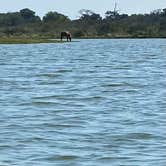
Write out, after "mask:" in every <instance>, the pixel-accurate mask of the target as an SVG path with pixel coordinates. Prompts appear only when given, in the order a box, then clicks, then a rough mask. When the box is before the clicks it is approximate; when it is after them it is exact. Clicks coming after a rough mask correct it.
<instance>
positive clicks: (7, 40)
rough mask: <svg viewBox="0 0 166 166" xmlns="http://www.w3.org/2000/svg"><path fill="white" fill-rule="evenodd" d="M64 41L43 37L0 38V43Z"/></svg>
mask: <svg viewBox="0 0 166 166" xmlns="http://www.w3.org/2000/svg"><path fill="white" fill-rule="evenodd" d="M64 42H65V41H60V40H58V39H57V40H56V39H55V40H52V39H44V38H34V39H33V38H0V44H35V43H36V44H37V43H64Z"/></svg>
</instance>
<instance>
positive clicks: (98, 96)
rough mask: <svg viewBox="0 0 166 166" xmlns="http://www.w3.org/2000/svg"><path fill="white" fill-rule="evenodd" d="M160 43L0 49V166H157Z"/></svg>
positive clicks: (165, 103) (163, 81)
mask: <svg viewBox="0 0 166 166" xmlns="http://www.w3.org/2000/svg"><path fill="white" fill-rule="evenodd" d="M165 87H166V40H165V39H145V40H144V39H136V40H135V39H129V40H128V39H125V40H120V39H117V40H80V42H72V43H65V44H34V45H33V44H32V45H0V165H1V166H38V165H40V166H55V165H57V166H58V165H59V166H61V165H62V166H101V165H102V166H120V165H123V166H144V165H145V166H153V165H156V164H157V165H158V166H165V165H166V88H165Z"/></svg>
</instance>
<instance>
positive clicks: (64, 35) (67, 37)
mask: <svg viewBox="0 0 166 166" xmlns="http://www.w3.org/2000/svg"><path fill="white" fill-rule="evenodd" d="M63 37H66V39H67V41H71V34H70V33H69V32H61V41H62V40H63Z"/></svg>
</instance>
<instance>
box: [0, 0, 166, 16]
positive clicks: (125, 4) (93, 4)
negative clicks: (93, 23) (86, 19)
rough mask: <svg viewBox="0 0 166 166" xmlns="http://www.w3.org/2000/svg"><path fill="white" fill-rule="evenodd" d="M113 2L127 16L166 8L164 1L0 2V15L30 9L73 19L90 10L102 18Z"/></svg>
mask: <svg viewBox="0 0 166 166" xmlns="http://www.w3.org/2000/svg"><path fill="white" fill-rule="evenodd" d="M115 2H117V4H118V10H119V11H120V13H127V14H138V13H150V12H151V11H153V10H155V9H163V8H166V0H40V1H39V0H0V13H4V12H15V11H19V10H20V9H23V8H30V9H32V10H34V11H35V12H36V14H37V15H39V16H40V17H43V16H44V15H45V14H46V13H47V12H49V11H57V12H59V13H62V14H65V15H67V16H69V18H71V19H75V18H77V17H78V16H79V14H78V11H79V10H80V9H90V10H92V11H94V12H95V13H99V14H101V15H102V16H104V13H105V12H106V11H108V10H113V8H114V4H115Z"/></svg>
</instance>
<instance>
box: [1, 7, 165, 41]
mask: <svg viewBox="0 0 166 166" xmlns="http://www.w3.org/2000/svg"><path fill="white" fill-rule="evenodd" d="M79 13H80V17H79V18H78V19H75V20H71V19H70V18H69V17H68V16H66V15H64V14H61V13H58V12H56V11H55V12H52V11H51V12H48V13H47V14H46V15H45V16H44V17H43V18H40V17H39V16H37V15H36V14H35V12H34V11H32V10H30V9H28V8H25V9H22V10H20V11H19V12H10V13H0V36H1V37H16V36H17V37H43V38H44V37H45V38H48V37H49V38H57V37H59V34H60V32H61V31H70V32H71V33H72V36H73V37H76V38H118V37H119V38H123V37H124V38H125V37H139V38H141V37H166V9H158V10H154V11H152V12H151V13H149V14H132V15H128V14H120V13H119V12H118V11H116V10H114V11H106V12H105V17H104V18H102V17H101V15H100V14H97V13H95V12H93V11H91V10H85V9H83V10H80V12H79Z"/></svg>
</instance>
